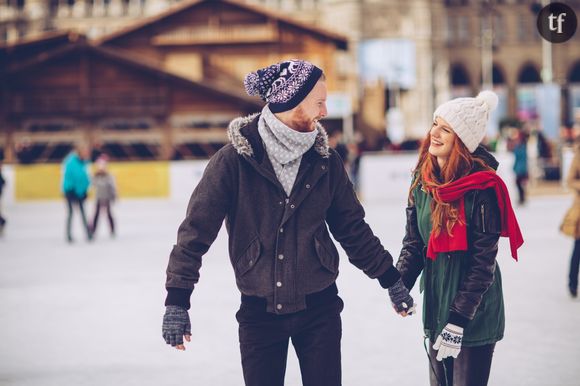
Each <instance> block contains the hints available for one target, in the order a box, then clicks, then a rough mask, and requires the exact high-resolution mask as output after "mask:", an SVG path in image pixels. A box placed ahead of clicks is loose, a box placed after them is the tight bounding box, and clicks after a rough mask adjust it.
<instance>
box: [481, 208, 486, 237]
mask: <svg viewBox="0 0 580 386" xmlns="http://www.w3.org/2000/svg"><path fill="white" fill-rule="evenodd" d="M481 226H482V228H483V233H485V210H484V207H483V204H481Z"/></svg>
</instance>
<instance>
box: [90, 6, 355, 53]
mask: <svg viewBox="0 0 580 386" xmlns="http://www.w3.org/2000/svg"><path fill="white" fill-rule="evenodd" d="M208 3H212V4H215V3H224V4H227V5H230V6H233V7H237V8H239V9H240V10H244V11H249V12H253V13H257V14H260V15H262V16H264V17H267V18H268V19H271V20H274V21H277V22H279V23H281V24H285V25H289V26H292V27H294V28H298V29H300V30H303V31H305V32H306V33H310V34H312V35H315V36H317V37H319V38H322V39H327V40H330V41H331V42H333V43H334V44H335V45H336V47H337V48H339V49H342V50H346V49H347V44H348V41H347V38H346V37H345V36H343V35H340V34H338V33H336V32H332V31H330V30H327V29H324V28H319V27H314V26H312V25H310V24H307V23H304V22H301V21H298V20H295V19H293V18H290V17H288V16H285V15H282V14H280V13H276V12H273V11H269V10H266V9H263V8H261V7H257V6H253V5H250V4H245V3H240V2H238V1H236V0H185V1H183V2H181V3H178V4H176V5H174V6H172V7H170V8H169V9H167V10H166V11H164V12H161V13H159V14H157V15H154V16H151V17H147V18H144V19H141V20H139V21H138V22H136V23H134V24H132V25H130V26H128V27H126V28H123V29H121V30H119V31H116V32H113V33H111V34H109V35H105V36H103V37H102V38H100V39H97V40H96V41H95V44H97V45H102V44H105V43H109V42H113V41H115V40H117V39H120V38H122V37H124V36H127V35H129V34H132V33H134V32H137V31H141V30H143V29H145V28H147V27H149V26H152V25H155V24H157V23H159V22H161V21H163V20H164V19H166V18H168V17H170V16H173V15H176V14H178V13H180V12H184V11H187V10H190V9H193V8H195V7H200V6H202V5H204V4H208Z"/></svg>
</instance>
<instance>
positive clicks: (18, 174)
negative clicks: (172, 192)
mask: <svg viewBox="0 0 580 386" xmlns="http://www.w3.org/2000/svg"><path fill="white" fill-rule="evenodd" d="M5 168H7V167H6V166H5ZM108 168H109V171H110V172H111V174H112V175H113V176H114V177H115V183H116V187H117V192H118V195H119V197H121V198H144V197H153V198H156V197H157V198H166V197H168V196H169V189H170V187H169V162H131V163H120V162H119V163H114V162H112V163H110V164H109V165H108ZM3 171H4V170H3ZM89 172H90V174H91V175H92V174H93V172H94V166H89ZM6 174H7V175H8V176H7V177H9V179H8V178H7V180H8V183H9V184H10V182H13V197H14V200H15V201H33V200H54V199H60V198H62V192H61V181H62V167H61V165H60V164H52V165H14V166H12V170H11V171H7V173H6ZM10 180H12V181H10ZM7 188H8V189H7V190H9V187H8V186H7ZM6 193H8V191H7V192H6ZM92 195H93V192H92V189H91V190H90V193H89V198H91V197H92Z"/></svg>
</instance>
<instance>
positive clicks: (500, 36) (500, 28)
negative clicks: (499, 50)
mask: <svg viewBox="0 0 580 386" xmlns="http://www.w3.org/2000/svg"><path fill="white" fill-rule="evenodd" d="M504 41H505V24H504V20H503V16H502V15H500V14H495V15H493V45H499V44H501V43H502V42H504Z"/></svg>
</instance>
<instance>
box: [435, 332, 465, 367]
mask: <svg viewBox="0 0 580 386" xmlns="http://www.w3.org/2000/svg"><path fill="white" fill-rule="evenodd" d="M462 340H463V328H461V327H459V326H456V325H455V324H451V323H447V325H446V326H445V328H444V329H443V331H441V334H439V336H438V337H437V340H436V341H435V344H434V345H433V349H434V350H439V352H438V353H437V360H438V361H442V360H443V359H444V358H447V357H449V356H451V357H453V358H457V356H458V355H459V352H460V351H461V341H462Z"/></svg>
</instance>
